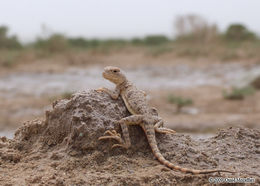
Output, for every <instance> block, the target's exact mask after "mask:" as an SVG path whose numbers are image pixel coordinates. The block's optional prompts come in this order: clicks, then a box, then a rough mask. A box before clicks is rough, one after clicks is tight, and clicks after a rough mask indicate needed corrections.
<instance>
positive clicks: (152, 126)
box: [97, 66, 234, 174]
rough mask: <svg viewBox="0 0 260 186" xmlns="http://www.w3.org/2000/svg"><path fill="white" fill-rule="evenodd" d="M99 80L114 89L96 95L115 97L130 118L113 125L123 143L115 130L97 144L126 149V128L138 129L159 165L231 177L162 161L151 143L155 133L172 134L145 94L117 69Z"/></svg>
mask: <svg viewBox="0 0 260 186" xmlns="http://www.w3.org/2000/svg"><path fill="white" fill-rule="evenodd" d="M103 77H104V78H105V79H107V80H109V81H111V82H112V83H114V84H115V85H116V88H115V90H114V91H112V90H109V89H107V88H99V89H97V91H99V92H106V93H107V94H109V95H110V96H111V98H112V99H117V98H118V97H119V96H121V97H122V99H123V101H124V103H125V105H126V107H127V109H128V111H129V112H130V113H131V114H132V115H131V116H129V117H125V118H123V119H121V120H119V121H117V123H119V124H120V126H121V129H122V132H123V136H124V140H123V139H122V138H121V135H120V134H118V133H117V132H116V131H115V130H112V131H110V130H108V131H106V132H105V134H106V135H105V136H102V137H100V138H99V140H104V139H115V140H117V141H118V142H119V144H114V145H113V146H112V148H114V147H123V148H126V149H128V148H129V147H130V146H131V142H130V138H129V132H128V127H127V125H139V126H141V127H142V129H143V130H144V132H145V134H146V137H147V140H148V143H149V145H150V147H151V149H152V152H153V154H154V156H155V157H156V158H157V159H158V160H159V162H161V163H162V164H163V165H165V166H167V167H169V168H171V169H174V170H179V171H181V172H184V173H192V174H207V173H214V172H229V173H234V172H232V171H228V170H196V169H188V168H183V167H180V166H177V165H174V164H173V163H171V162H170V161H168V160H166V159H165V158H164V157H163V156H162V154H161V152H160V150H159V148H158V146H157V142H156V139H155V132H159V133H170V134H173V133H175V131H174V130H171V129H168V128H163V127H162V126H163V123H164V122H163V120H162V118H160V117H159V116H158V113H157V111H156V109H155V108H151V107H149V105H148V102H147V99H146V94H145V92H144V91H142V90H138V89H137V88H136V87H135V86H134V85H133V84H132V83H131V82H130V81H128V80H127V78H126V76H125V75H124V73H123V72H122V71H121V70H120V69H119V68H118V67H112V66H108V67H105V69H104V72H103Z"/></svg>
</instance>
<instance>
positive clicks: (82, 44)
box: [68, 37, 90, 48]
mask: <svg viewBox="0 0 260 186" xmlns="http://www.w3.org/2000/svg"><path fill="white" fill-rule="evenodd" d="M68 42H69V45H70V46H72V47H79V48H87V47H89V46H90V42H89V41H88V40H86V39H84V38H82V37H78V38H69V39H68Z"/></svg>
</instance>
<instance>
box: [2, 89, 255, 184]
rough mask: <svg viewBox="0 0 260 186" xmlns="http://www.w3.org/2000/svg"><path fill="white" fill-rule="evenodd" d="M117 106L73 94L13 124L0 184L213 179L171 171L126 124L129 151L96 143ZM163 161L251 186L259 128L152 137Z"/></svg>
mask: <svg viewBox="0 0 260 186" xmlns="http://www.w3.org/2000/svg"><path fill="white" fill-rule="evenodd" d="M128 115H129V113H128V111H127V110H126V108H125V106H124V104H123V101H122V100H121V99H119V100H112V99H111V98H110V97H109V96H108V95H106V94H104V93H97V92H95V91H89V92H79V93H76V94H74V95H73V96H72V97H71V99H69V100H60V101H56V102H54V103H53V109H52V110H50V111H47V112H46V119H45V120H44V121H41V120H34V121H30V122H27V123H25V124H24V125H23V126H22V127H20V128H19V129H18V130H17V131H16V133H15V138H14V139H13V140H10V139H7V138H5V137H2V138H1V139H0V158H1V159H0V167H1V169H0V183H1V185H5V184H6V185H8V184H9V185H12V184H14V185H17V184H18V185H30V184H40V185H150V184H154V185H156V184H157V185H175V184H183V185H185V184H196V185H200V184H209V182H208V178H209V177H212V176H213V177H214V176H215V177H216V176H217V177H219V175H218V174H210V175H190V174H183V173H180V172H176V171H172V170H170V169H168V168H166V167H165V166H163V165H161V164H160V163H159V162H158V161H157V160H156V159H155V158H154V156H153V155H152V152H151V150H150V148H149V145H148V143H147V140H146V138H145V135H144V133H143V131H142V130H141V128H140V127H138V126H130V137H131V142H132V147H131V148H130V149H129V150H127V151H126V150H124V149H113V150H112V149H111V148H110V147H111V146H112V145H113V144H114V143H115V142H114V141H98V140H97V139H98V138H99V137H100V136H102V135H103V133H104V131H105V130H108V129H116V130H117V131H120V128H119V126H116V125H115V124H114V123H115V121H116V120H119V119H120V118H123V117H126V116H128ZM156 137H157V142H158V146H159V148H160V150H161V152H162V154H163V155H164V157H165V158H166V159H168V160H170V161H171V162H175V163H176V164H178V165H180V166H183V167H188V168H196V169H213V168H221V169H229V170H234V171H237V172H238V173H237V174H234V175H231V174H226V173H225V174H224V173H222V174H221V176H222V177H251V178H255V179H256V180H255V181H256V182H257V183H260V182H259V174H260V158H259V157H260V156H259V154H260V143H259V139H260V131H259V130H252V129H246V128H229V129H225V130H221V131H220V132H219V133H218V134H217V135H216V136H215V137H213V138H210V139H204V140H193V139H192V138H190V136H188V135H184V134H176V135H163V134H158V135H157V136H156Z"/></svg>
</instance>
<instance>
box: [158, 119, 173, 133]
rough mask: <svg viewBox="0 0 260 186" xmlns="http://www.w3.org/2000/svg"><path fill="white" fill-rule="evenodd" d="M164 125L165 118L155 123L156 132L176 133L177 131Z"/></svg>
mask: <svg viewBox="0 0 260 186" xmlns="http://www.w3.org/2000/svg"><path fill="white" fill-rule="evenodd" d="M162 126H163V120H160V121H159V122H157V123H156V124H155V125H154V130H155V132H158V133H162V134H175V133H176V131H175V130H172V129H168V128H164V127H162Z"/></svg>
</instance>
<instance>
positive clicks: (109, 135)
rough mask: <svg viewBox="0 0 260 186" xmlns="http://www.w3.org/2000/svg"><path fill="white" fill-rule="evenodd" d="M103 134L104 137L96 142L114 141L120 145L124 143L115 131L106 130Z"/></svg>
mask: <svg viewBox="0 0 260 186" xmlns="http://www.w3.org/2000/svg"><path fill="white" fill-rule="evenodd" d="M104 134H105V135H106V136H101V137H99V138H98V140H105V139H114V140H116V141H118V142H119V143H120V144H122V143H124V142H123V139H122V138H121V134H119V133H117V132H116V131H115V130H107V131H106V132H105V133H104Z"/></svg>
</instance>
